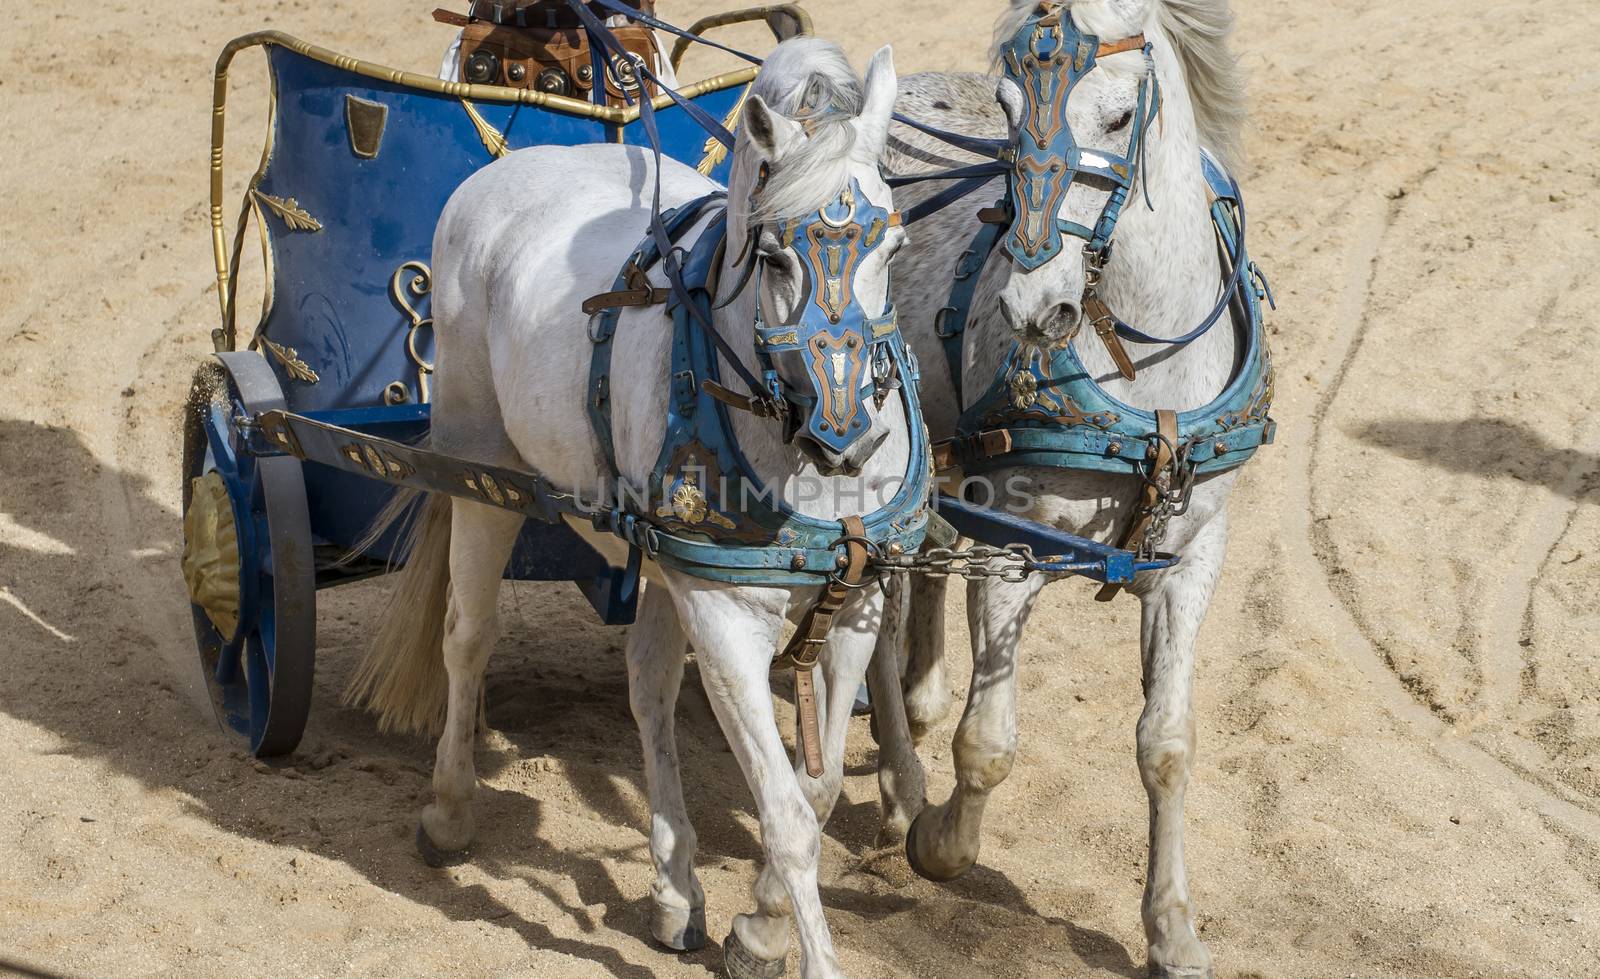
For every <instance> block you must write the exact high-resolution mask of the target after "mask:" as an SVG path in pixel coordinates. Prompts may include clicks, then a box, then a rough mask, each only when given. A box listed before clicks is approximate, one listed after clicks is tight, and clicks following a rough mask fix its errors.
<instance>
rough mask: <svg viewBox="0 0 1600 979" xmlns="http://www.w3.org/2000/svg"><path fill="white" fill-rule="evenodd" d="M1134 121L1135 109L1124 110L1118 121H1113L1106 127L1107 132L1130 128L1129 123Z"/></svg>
mask: <svg viewBox="0 0 1600 979" xmlns="http://www.w3.org/2000/svg"><path fill="white" fill-rule="evenodd" d="M1132 121H1133V110H1132V109H1129V110H1127V111H1126V112H1124V113H1123V114H1122V115H1120V116H1118V117H1117V121H1116V122H1113V123H1112V124H1111V125H1110V126H1108V127H1107V128H1106V132H1108V133H1115V132H1120V131H1122V130H1124V129H1126V128H1128V123H1130V122H1132Z"/></svg>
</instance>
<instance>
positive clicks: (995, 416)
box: [951, 153, 1276, 474]
mask: <svg viewBox="0 0 1600 979" xmlns="http://www.w3.org/2000/svg"><path fill="white" fill-rule="evenodd" d="M1201 164H1202V168H1203V170H1204V172H1205V176H1206V182H1207V184H1208V185H1209V186H1210V188H1211V193H1212V195H1213V198H1214V200H1213V202H1212V205H1211V218H1212V221H1213V223H1214V224H1215V225H1216V228H1217V232H1218V234H1219V235H1220V236H1221V237H1222V240H1223V243H1224V247H1225V248H1226V250H1228V251H1229V252H1230V253H1232V252H1233V250H1234V248H1235V247H1237V249H1238V252H1237V253H1238V255H1239V257H1240V261H1239V268H1237V269H1234V270H1232V274H1233V275H1236V276H1241V277H1244V279H1243V281H1242V282H1241V284H1242V285H1243V286H1245V287H1244V288H1241V289H1239V290H1238V293H1237V296H1240V297H1243V299H1242V301H1241V300H1239V299H1238V298H1236V299H1235V302H1234V304H1233V314H1234V317H1235V321H1236V322H1237V323H1238V325H1239V327H1240V328H1241V330H1242V331H1243V332H1244V334H1245V339H1246V342H1245V351H1244V356H1243V358H1242V362H1241V366H1240V368H1239V369H1238V370H1237V372H1236V373H1235V375H1234V377H1233V379H1232V380H1231V381H1230V382H1229V384H1228V385H1227V387H1226V388H1225V389H1224V390H1223V392H1222V394H1221V395H1220V396H1218V397H1217V399H1216V400H1214V401H1212V402H1211V403H1210V404H1208V405H1206V406H1205V407H1203V408H1197V409H1195V410H1193V411H1185V412H1181V413H1180V414H1179V415H1178V441H1179V443H1180V444H1179V446H1178V447H1176V448H1178V449H1179V454H1180V455H1181V456H1182V458H1184V459H1185V460H1186V461H1187V463H1188V464H1189V465H1191V466H1193V467H1194V471H1195V472H1196V473H1199V474H1205V473H1213V472H1221V471H1223V470H1227V469H1232V468H1235V467H1237V466H1240V465H1243V464H1244V463H1245V462H1247V461H1248V460H1249V459H1250V457H1251V456H1252V455H1254V453H1255V450H1256V449H1257V448H1259V447H1260V446H1262V445H1264V444H1266V443H1269V442H1271V441H1272V438H1273V434H1274V429H1275V427H1276V426H1275V423H1274V422H1273V421H1272V419H1271V418H1270V417H1269V411H1270V409H1271V407H1272V388H1273V373H1272V362H1271V357H1270V355H1269V353H1268V350H1267V346H1266V338H1265V336H1264V333H1263V324H1262V315H1261V301H1262V300H1263V299H1264V298H1265V297H1266V292H1265V289H1264V288H1263V286H1262V285H1261V283H1260V280H1259V276H1257V275H1256V274H1255V272H1254V266H1253V265H1252V264H1251V263H1250V262H1249V259H1248V257H1247V256H1246V254H1245V251H1244V243H1243V242H1242V241H1239V240H1238V239H1239V234H1240V229H1241V223H1240V220H1239V214H1238V213H1237V212H1240V211H1242V210H1243V208H1244V202H1243V201H1242V200H1240V199H1239V197H1238V191H1237V188H1236V185H1235V184H1234V183H1233V181H1232V180H1230V179H1229V178H1228V176H1227V174H1226V173H1225V172H1224V171H1223V170H1222V167H1221V166H1220V165H1219V164H1218V163H1217V162H1216V161H1215V160H1214V159H1213V158H1212V157H1211V156H1210V155H1209V154H1205V153H1202V160H1201ZM995 237H996V236H995V235H994V233H993V232H992V231H991V230H990V229H989V228H987V227H986V228H985V229H983V230H982V231H980V232H979V235H978V239H977V240H975V241H974V243H973V251H974V253H976V254H978V255H979V256H982V257H986V253H985V252H983V251H979V249H980V248H985V247H986V248H992V247H993V246H994V241H995ZM977 267H978V268H981V267H982V261H981V258H980V261H979V262H978V264H977ZM958 272H959V270H958ZM971 278H972V279H974V280H975V279H976V278H977V276H976V275H975V274H974V275H973V276H972V277H971ZM965 285H966V282H965V281H964V280H958V282H957V288H958V289H960V288H961V287H963V286H965ZM969 292H970V287H969ZM954 302H955V300H954V298H952V303H954ZM968 302H970V299H969V300H968ZM953 366H954V367H955V370H956V372H957V373H958V375H959V371H960V360H959V359H957V360H955V361H954V363H953ZM956 432H957V435H956V438H955V439H954V440H953V442H952V443H951V447H952V449H953V450H954V458H955V459H957V460H959V461H960V462H961V463H962V464H963V466H964V468H965V470H966V471H967V472H968V473H969V474H971V473H982V472H987V471H991V470H994V469H998V468H1001V467H1005V466H1043V467H1049V468H1058V469H1083V470H1093V471H1098V472H1110V473H1128V472H1130V471H1134V472H1138V471H1142V466H1143V465H1144V463H1145V459H1146V456H1147V455H1149V456H1151V457H1154V455H1155V446H1154V443H1153V439H1154V436H1155V432H1156V418H1155V414H1154V412H1151V411H1146V410H1144V409H1142V408H1134V407H1132V406H1130V405H1126V404H1123V403H1122V402H1121V401H1118V400H1116V399H1115V398H1113V397H1111V396H1110V395H1109V394H1107V393H1106V392H1105V390H1104V389H1103V388H1101V387H1100V385H1099V384H1096V383H1095V381H1094V378H1093V377H1091V376H1090V374H1089V372H1088V371H1087V370H1086V369H1085V368H1084V366H1083V362H1082V361H1081V360H1080V359H1079V358H1078V354H1077V351H1076V350H1075V349H1074V345H1073V344H1071V343H1069V344H1067V345H1065V346H1063V347H1061V348H1059V349H1057V350H1054V351H1041V350H1040V349H1038V348H1036V347H1025V346H1024V345H1022V344H1020V343H1014V344H1013V345H1012V348H1011V351H1010V352H1009V353H1008V354H1007V356H1006V358H1005V360H1004V362H1003V363H1002V364H1001V366H1000V369H999V371H998V372H997V373H996V375H995V378H994V381H993V382H992V383H991V384H990V385H989V387H988V389H987V390H985V391H984V392H983V394H982V395H980V396H979V397H978V398H977V399H976V400H975V401H974V402H973V404H972V405H971V407H969V408H967V409H966V410H965V411H964V412H963V413H962V415H961V418H960V420H959V421H958V422H957V424H956ZM1000 432H1003V433H1004V436H1005V437H1004V438H996V437H995V435H996V433H1000Z"/></svg>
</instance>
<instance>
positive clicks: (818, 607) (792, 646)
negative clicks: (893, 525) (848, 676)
mask: <svg viewBox="0 0 1600 979" xmlns="http://www.w3.org/2000/svg"><path fill="white" fill-rule="evenodd" d="M840 523H841V524H842V525H843V526H844V537H843V543H844V546H845V565H844V567H843V568H841V569H840V570H839V574H838V575H837V576H835V577H833V578H831V579H829V581H828V584H827V585H826V587H824V588H823V589H822V594H821V595H819V596H817V602H816V604H815V605H812V606H811V608H809V609H807V610H806V614H805V616H804V617H803V618H802V619H801V620H800V625H799V627H798V628H797V629H795V631H794V636H793V637H791V638H790V639H789V644H788V645H787V646H784V647H783V652H782V653H780V654H778V658H777V659H776V660H774V661H773V665H774V666H792V667H793V668H794V706H795V711H796V713H797V714H798V715H799V721H800V751H801V754H802V755H803V756H804V757H805V761H806V774H807V775H810V776H811V777H812V778H821V777H822V735H821V734H820V732H819V731H818V725H817V684H816V680H815V678H814V677H813V676H812V675H811V671H812V670H813V669H814V668H815V667H816V665H817V659H818V657H820V656H821V655H822V647H823V645H824V644H825V643H826V642H827V641H828V633H829V632H831V631H832V630H833V619H834V616H836V615H838V614H839V610H840V609H842V608H844V603H845V602H846V601H847V600H848V599H849V598H850V593H851V592H852V591H854V590H855V589H856V587H857V586H859V585H860V584H861V582H862V581H863V580H865V578H866V574H867V544H866V533H867V529H866V526H865V525H864V524H863V523H862V522H861V518H860V517H845V518H844V519H843V520H841V521H840Z"/></svg>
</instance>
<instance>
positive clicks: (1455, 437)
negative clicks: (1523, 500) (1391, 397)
mask: <svg viewBox="0 0 1600 979" xmlns="http://www.w3.org/2000/svg"><path fill="white" fill-rule="evenodd" d="M1355 437H1356V438H1358V439H1360V440H1361V441H1363V442H1367V443H1369V444H1372V445H1376V446H1378V447H1380V448H1382V449H1384V450H1386V451H1388V452H1392V453H1394V454H1395V455H1398V456H1401V457H1402V458H1406V459H1410V460H1412V461H1414V462H1422V463H1426V464H1428V465H1430V466H1434V467H1436V468H1439V469H1444V470H1446V471H1448V472H1454V473H1461V474H1462V475H1466V476H1481V477H1486V478H1493V477H1495V476H1510V477H1511V478H1513V479H1516V480H1518V481H1519V482H1524V483H1530V484H1532V485H1535V486H1543V487H1544V488H1546V489H1548V490H1550V491H1551V492H1553V493H1558V494H1560V495H1562V496H1566V497H1567V498H1568V499H1571V500H1573V501H1575V502H1581V501H1583V500H1585V499H1592V498H1593V497H1595V496H1596V494H1597V493H1600V454H1597V453H1593V452H1584V451H1582V450H1580V449H1577V448H1575V447H1573V446H1571V445H1559V444H1556V443H1553V442H1551V441H1550V439H1549V437H1548V436H1546V435H1545V434H1544V433H1542V432H1539V431H1537V430H1535V429H1533V428H1530V427H1528V426H1526V425H1523V424H1520V423H1518V422H1513V421H1507V420H1505V419H1500V418H1467V419H1463V420H1460V421H1440V420H1436V419H1415V418H1393V419H1386V420H1384V421H1379V422H1373V423H1371V424H1369V425H1367V426H1365V427H1364V428H1361V429H1359V430H1357V431H1356V432H1355ZM1575 476H1576V477H1578V478H1575Z"/></svg>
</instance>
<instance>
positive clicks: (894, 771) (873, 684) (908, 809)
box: [867, 578, 927, 847]
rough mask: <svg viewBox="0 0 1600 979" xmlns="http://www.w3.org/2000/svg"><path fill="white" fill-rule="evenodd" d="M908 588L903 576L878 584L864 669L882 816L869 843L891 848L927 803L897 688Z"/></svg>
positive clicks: (924, 782)
mask: <svg viewBox="0 0 1600 979" xmlns="http://www.w3.org/2000/svg"><path fill="white" fill-rule="evenodd" d="M909 584H910V583H909V582H907V581H905V580H904V579H903V578H889V579H887V580H886V581H885V582H884V586H883V624H882V625H881V626H880V627H879V629H878V642H877V645H876V646H875V647H874V648H873V651H872V661H871V663H869V664H868V666H867V688H868V690H870V691H871V693H872V727H873V731H874V732H875V733H876V735H877V739H878V793H879V796H880V797H881V799H882V802H883V814H882V815H883V818H882V822H881V823H880V825H879V828H878V839H877V842H876V843H875V844H874V845H875V846H878V847H886V846H894V845H896V844H898V843H900V842H901V841H902V840H904V839H905V838H906V830H908V829H909V828H910V826H911V820H912V819H913V818H914V817H915V816H916V814H917V813H918V812H919V811H921V809H922V806H923V804H924V803H925V802H926V801H927V800H926V799H925V793H926V792H927V782H926V777H925V775H924V773H923V770H922V760H921V759H920V758H918V757H917V751H916V747H915V744H914V742H913V741H912V739H911V729H910V725H909V724H908V723H907V721H906V706H905V701H904V699H903V698H902V696H901V689H900V643H901V641H902V639H903V637H904V636H905V631H906V625H907V617H908V616H909V614H910V610H911V609H910V601H911V588H910V586H909Z"/></svg>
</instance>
